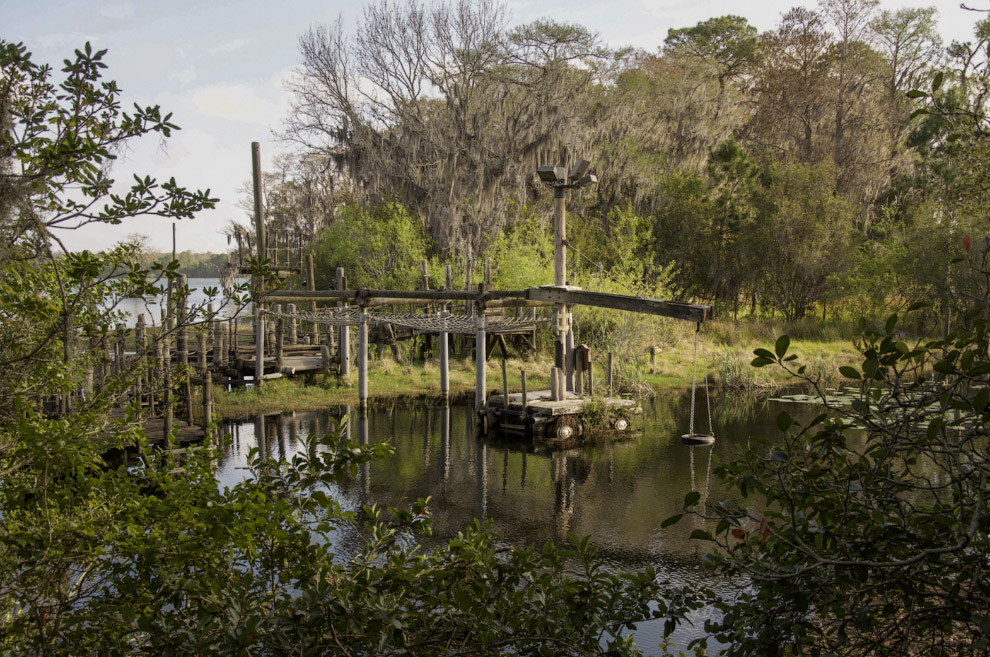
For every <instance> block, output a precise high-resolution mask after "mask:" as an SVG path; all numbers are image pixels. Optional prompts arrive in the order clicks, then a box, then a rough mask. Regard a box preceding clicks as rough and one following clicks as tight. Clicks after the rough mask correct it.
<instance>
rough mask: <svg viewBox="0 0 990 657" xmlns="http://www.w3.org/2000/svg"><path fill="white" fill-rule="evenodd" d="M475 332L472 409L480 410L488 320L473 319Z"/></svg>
mask: <svg viewBox="0 0 990 657" xmlns="http://www.w3.org/2000/svg"><path fill="white" fill-rule="evenodd" d="M475 323H476V324H475V325H476V326H477V331H476V333H475V338H474V354H475V367H474V408H475V410H481V409H482V408H483V407H484V405H485V390H486V388H487V376H488V371H487V365H488V363H487V361H486V360H485V351H486V350H485V337H486V332H487V330H488V318H487V317H485V316H484V315H478V316H477V318H476V319H475Z"/></svg>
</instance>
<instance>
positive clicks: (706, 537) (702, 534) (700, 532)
mask: <svg viewBox="0 0 990 657" xmlns="http://www.w3.org/2000/svg"><path fill="white" fill-rule="evenodd" d="M688 538H690V539H691V540H692V541H712V540H715V539H713V538H712V535H711V534H709V533H708V532H706V531H705V530H704V529H695V530H694V531H693V532H691V535H690V536H689V537H688Z"/></svg>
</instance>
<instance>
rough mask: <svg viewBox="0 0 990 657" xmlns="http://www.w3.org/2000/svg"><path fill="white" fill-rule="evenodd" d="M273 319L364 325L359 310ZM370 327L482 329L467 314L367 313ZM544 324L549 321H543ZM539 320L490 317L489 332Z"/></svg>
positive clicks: (467, 332)
mask: <svg viewBox="0 0 990 657" xmlns="http://www.w3.org/2000/svg"><path fill="white" fill-rule="evenodd" d="M266 314H268V315H271V316H273V317H283V318H287V319H295V320H298V321H301V322H311V323H313V324H320V325H322V326H358V325H359V324H360V323H361V314H362V311H361V309H359V308H328V309H326V310H320V311H316V312H313V311H306V310H302V311H298V310H297V311H296V312H294V313H289V312H285V311H281V312H274V311H266ZM367 317H368V324H375V325H383V324H393V325H395V326H405V327H407V328H411V329H418V330H421V331H433V332H436V333H463V334H465V335H473V334H474V333H476V332H477V330H478V325H477V323H476V319H475V318H473V317H467V316H466V315H422V314H420V315H417V314H414V313H367ZM543 321H544V322H545V321H547V320H543ZM538 323H540V322H539V321H538V320H533V319H516V318H512V317H504V318H503V317H500V318H498V319H494V318H489V319H488V326H487V328H486V329H485V330H486V331H487V332H488V333H510V332H513V331H532V330H534V329H535V328H536V326H537V324H538Z"/></svg>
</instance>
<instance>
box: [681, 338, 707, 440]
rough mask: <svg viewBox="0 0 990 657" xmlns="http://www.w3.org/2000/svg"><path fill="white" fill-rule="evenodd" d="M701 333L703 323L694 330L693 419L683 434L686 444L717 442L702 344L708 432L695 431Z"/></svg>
mask: <svg viewBox="0 0 990 657" xmlns="http://www.w3.org/2000/svg"><path fill="white" fill-rule="evenodd" d="M700 333H701V323H700V322H699V323H698V325H697V328H695V330H694V372H693V373H692V375H691V421H690V426H689V428H688V432H687V433H686V434H684V435H683V436H681V442H682V443H684V444H685V445H712V444H714V443H715V431H714V430H713V429H712V400H711V396H710V395H709V393H708V360H707V358H705V346H704V344H702V346H701V359H702V360H703V361H704V365H705V383H704V386H705V405H706V406H707V408H708V433H695V431H694V415H695V399H696V396H697V390H698V336H699V334H700Z"/></svg>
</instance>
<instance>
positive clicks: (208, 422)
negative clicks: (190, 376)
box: [203, 373, 213, 442]
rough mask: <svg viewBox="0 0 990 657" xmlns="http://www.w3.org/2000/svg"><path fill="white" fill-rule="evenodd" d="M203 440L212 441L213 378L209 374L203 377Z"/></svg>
mask: <svg viewBox="0 0 990 657" xmlns="http://www.w3.org/2000/svg"><path fill="white" fill-rule="evenodd" d="M203 438H204V439H205V440H206V441H207V442H210V441H211V440H212V439H213V378H212V377H211V376H210V375H209V373H207V374H206V375H205V376H203Z"/></svg>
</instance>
